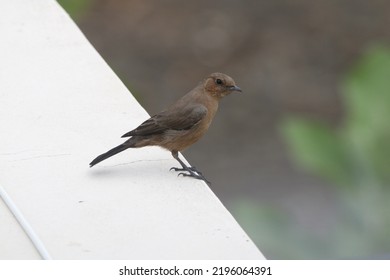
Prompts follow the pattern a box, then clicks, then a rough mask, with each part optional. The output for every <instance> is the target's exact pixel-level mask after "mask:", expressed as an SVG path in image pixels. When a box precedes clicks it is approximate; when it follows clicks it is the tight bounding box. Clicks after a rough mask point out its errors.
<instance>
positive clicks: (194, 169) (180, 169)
mask: <svg viewBox="0 0 390 280" xmlns="http://www.w3.org/2000/svg"><path fill="white" fill-rule="evenodd" d="M171 170H175V171H188V172H190V171H189V170H191V171H192V172H196V173H198V174H199V175H202V172H200V171H198V170H197V169H196V168H195V166H189V167H188V169H186V168H177V167H171V169H169V171H171Z"/></svg>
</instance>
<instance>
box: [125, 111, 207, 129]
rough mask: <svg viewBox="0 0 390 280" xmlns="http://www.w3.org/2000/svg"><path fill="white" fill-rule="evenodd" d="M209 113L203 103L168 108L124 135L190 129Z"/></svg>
mask: <svg viewBox="0 0 390 280" xmlns="http://www.w3.org/2000/svg"><path fill="white" fill-rule="evenodd" d="M206 114H207V108H206V107H205V106H203V105H194V106H185V107H183V108H175V109H173V110H166V111H163V112H161V113H159V114H157V115H154V116H153V117H151V118H150V119H148V120H146V121H145V122H143V123H142V124H141V125H140V126H138V127H137V128H136V129H134V130H132V131H130V132H128V133H126V134H125V135H123V136H122V137H129V136H148V135H153V134H160V133H163V132H164V131H167V130H188V129H190V128H191V127H193V126H194V125H196V124H197V123H199V122H200V121H201V120H202V119H203V118H204V117H205V116H206Z"/></svg>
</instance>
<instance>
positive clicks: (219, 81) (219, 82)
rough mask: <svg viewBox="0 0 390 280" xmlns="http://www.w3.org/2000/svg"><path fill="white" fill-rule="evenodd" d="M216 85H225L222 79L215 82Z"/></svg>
mask: <svg viewBox="0 0 390 280" xmlns="http://www.w3.org/2000/svg"><path fill="white" fill-rule="evenodd" d="M215 83H216V84H217V85H222V84H223V82H222V80H221V79H216V80H215Z"/></svg>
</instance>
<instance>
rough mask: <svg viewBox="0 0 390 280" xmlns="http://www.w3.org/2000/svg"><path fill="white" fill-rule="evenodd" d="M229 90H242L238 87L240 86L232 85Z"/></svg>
mask: <svg viewBox="0 0 390 280" xmlns="http://www.w3.org/2000/svg"><path fill="white" fill-rule="evenodd" d="M229 90H230V91H238V92H242V90H241V88H240V87H238V86H231V87H229Z"/></svg>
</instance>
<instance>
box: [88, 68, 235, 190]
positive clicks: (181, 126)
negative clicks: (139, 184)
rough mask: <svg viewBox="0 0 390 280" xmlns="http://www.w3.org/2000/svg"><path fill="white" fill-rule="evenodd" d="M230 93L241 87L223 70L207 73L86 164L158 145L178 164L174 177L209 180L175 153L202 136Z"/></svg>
mask: <svg viewBox="0 0 390 280" xmlns="http://www.w3.org/2000/svg"><path fill="white" fill-rule="evenodd" d="M233 92H235V93H238V92H242V90H241V88H240V87H238V86H237V85H236V83H235V82H234V80H233V79H232V78H231V77H230V76H228V75H226V74H223V73H212V74H210V75H209V76H208V77H206V78H205V79H203V80H202V81H201V82H200V83H199V84H198V85H197V86H196V87H195V88H194V89H192V90H191V91H190V92H188V93H187V94H186V95H184V96H182V97H181V98H179V99H178V100H177V101H176V102H175V103H173V104H172V105H171V106H169V107H168V108H167V109H165V110H163V111H161V112H160V113H158V114H156V115H154V116H152V117H150V118H149V119H147V120H146V121H144V122H143V123H141V124H140V125H139V126H138V127H137V128H135V129H133V130H131V131H130V132H127V133H126V134H124V135H123V136H122V138H127V137H129V139H128V140H126V141H125V142H124V143H122V144H120V145H119V146H116V147H115V148H113V149H111V150H109V151H107V152H106V153H104V154H101V155H99V156H98V157H96V158H95V159H94V160H93V161H92V162H91V163H90V164H89V166H90V167H92V166H94V165H96V164H97V163H99V162H101V161H103V160H105V159H107V158H109V157H111V156H113V155H116V154H118V153H120V152H122V151H124V150H127V149H129V148H141V147H146V146H159V147H162V148H164V149H166V150H168V151H170V152H171V154H172V156H173V158H174V159H176V160H177V161H178V162H179V164H180V165H181V168H178V167H172V168H171V169H170V170H174V171H179V172H180V173H179V174H178V176H180V175H182V176H185V177H192V178H195V179H200V180H203V181H205V182H206V183H210V182H209V181H207V179H206V178H205V177H204V176H203V174H202V172H200V171H198V170H197V169H196V168H195V167H193V166H187V165H186V164H185V163H184V162H183V161H182V160H181V159H180V158H179V152H182V151H183V150H185V149H186V148H188V147H189V146H191V145H192V144H194V143H195V142H197V141H198V140H199V139H200V138H202V136H203V135H204V134H205V133H206V131H207V130H208V128H209V126H210V124H211V122H212V120H213V119H214V116H215V114H216V112H217V110H218V104H219V101H220V100H221V99H222V98H223V97H225V96H227V95H229V94H231V93H233Z"/></svg>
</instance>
